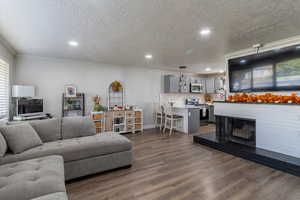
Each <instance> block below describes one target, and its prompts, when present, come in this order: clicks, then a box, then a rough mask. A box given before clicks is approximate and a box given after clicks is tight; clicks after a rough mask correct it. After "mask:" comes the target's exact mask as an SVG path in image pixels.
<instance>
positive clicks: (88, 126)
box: [62, 116, 96, 139]
mask: <svg viewBox="0 0 300 200" xmlns="http://www.w3.org/2000/svg"><path fill="white" fill-rule="evenodd" d="M95 134H96V128H95V124H94V122H93V121H92V119H91V118H90V117H89V116H86V117H81V116H76V117H64V118H63V119H62V138H63V139H70V138H77V137H84V136H90V135H95Z"/></svg>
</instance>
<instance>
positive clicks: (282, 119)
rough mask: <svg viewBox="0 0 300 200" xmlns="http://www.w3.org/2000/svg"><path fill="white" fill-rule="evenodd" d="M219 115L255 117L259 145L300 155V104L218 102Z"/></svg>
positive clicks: (283, 152) (287, 153) (216, 112)
mask: <svg viewBox="0 0 300 200" xmlns="http://www.w3.org/2000/svg"><path fill="white" fill-rule="evenodd" d="M214 106H215V107H214V109H215V115H216V116H226V117H236V118H245V119H254V120H255V121H256V147H258V148H262V149H266V150H270V151H274V152H278V153H282V154H286V155H290V156H294V157H297V158H300V106H299V105H298V106H296V105H293V104H292V105H288V104H261V103H258V104H257V103H228V102H215V103H214Z"/></svg>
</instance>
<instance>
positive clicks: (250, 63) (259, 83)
mask: <svg viewBox="0 0 300 200" xmlns="http://www.w3.org/2000/svg"><path fill="white" fill-rule="evenodd" d="M228 69H229V70H228V71H229V86H230V92H260V91H291V90H294V91H296V90H300V45H294V46H290V47H285V48H281V49H274V50H271V51H266V52H262V53H258V54H254V55H249V56H244V57H240V58H234V59H230V60H229V61H228Z"/></svg>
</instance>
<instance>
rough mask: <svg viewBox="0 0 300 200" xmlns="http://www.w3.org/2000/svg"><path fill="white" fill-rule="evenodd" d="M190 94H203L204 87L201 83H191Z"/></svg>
mask: <svg viewBox="0 0 300 200" xmlns="http://www.w3.org/2000/svg"><path fill="white" fill-rule="evenodd" d="M191 93H204V85H203V84H202V83H191Z"/></svg>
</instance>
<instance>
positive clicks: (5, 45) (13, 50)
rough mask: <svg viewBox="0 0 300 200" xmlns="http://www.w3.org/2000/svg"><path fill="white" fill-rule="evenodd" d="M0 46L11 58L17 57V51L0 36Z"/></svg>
mask: <svg viewBox="0 0 300 200" xmlns="http://www.w3.org/2000/svg"><path fill="white" fill-rule="evenodd" d="M0 44H2V45H3V46H4V47H5V48H6V49H7V50H8V51H9V53H11V54H12V55H13V56H16V55H17V51H16V50H15V49H14V48H13V46H12V45H11V44H10V43H9V42H8V41H7V40H6V39H5V38H4V37H2V35H1V34H0Z"/></svg>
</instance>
